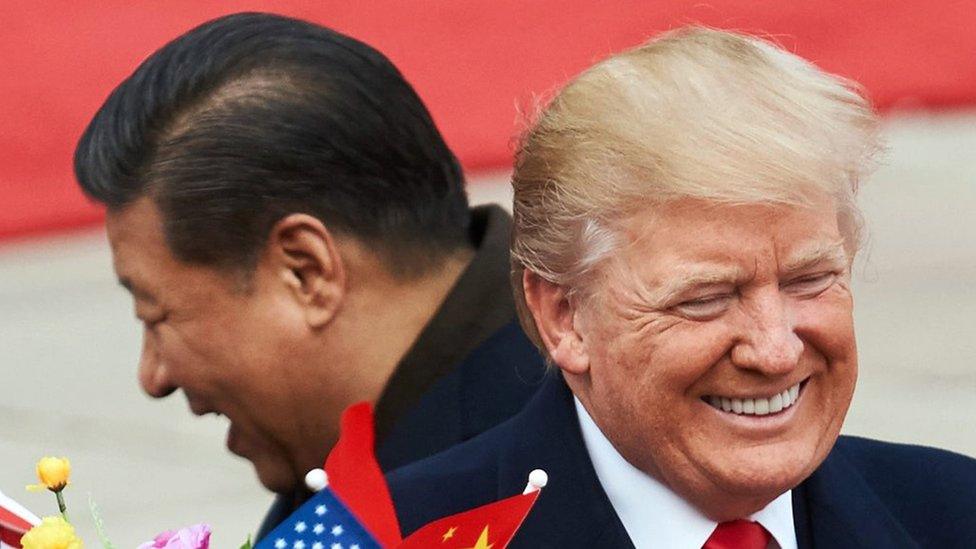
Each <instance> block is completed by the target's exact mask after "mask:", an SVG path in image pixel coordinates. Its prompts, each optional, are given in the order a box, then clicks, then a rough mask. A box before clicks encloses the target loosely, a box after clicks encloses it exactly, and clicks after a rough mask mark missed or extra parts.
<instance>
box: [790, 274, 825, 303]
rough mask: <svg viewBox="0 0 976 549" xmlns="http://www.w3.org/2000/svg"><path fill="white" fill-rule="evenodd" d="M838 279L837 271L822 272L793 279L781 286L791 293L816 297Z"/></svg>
mask: <svg viewBox="0 0 976 549" xmlns="http://www.w3.org/2000/svg"><path fill="white" fill-rule="evenodd" d="M836 280H837V273H835V272H829V273H820V274H816V275H811V276H804V277H800V278H797V279H794V280H791V281H789V282H787V283H786V284H783V285H782V286H781V287H782V289H783V290H784V291H785V292H787V293H789V294H791V295H796V296H801V297H814V296H817V295H819V294H821V293H823V292H824V291H825V290H826V289H827V288H829V287H831V286H832V285H833V284H834V282H835V281H836Z"/></svg>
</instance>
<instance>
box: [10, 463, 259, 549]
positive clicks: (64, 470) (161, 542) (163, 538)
mask: <svg viewBox="0 0 976 549" xmlns="http://www.w3.org/2000/svg"><path fill="white" fill-rule="evenodd" d="M36 469H37V480H38V484H32V485H30V486H28V487H27V489H28V490H31V491H43V490H48V491H50V492H53V493H54V496H55V499H56V500H57V504H58V511H59V514H58V515H52V516H47V517H44V518H42V519H41V520H40V521H39V522H38V523H37V524H35V525H34V526H33V527H32V528H30V529H29V530H27V532H26V533H25V534H24V535H23V536H22V537H21V538H20V540H19V545H16V543H17V541H16V540H15V541H14V543H15V545H13V546H14V547H22V548H23V549H83V547H84V544H83V543H82V540H81V539H80V538H79V537H78V536H77V534H76V533H75V528H74V526H73V525H72V524H71V521H70V520H69V519H68V506H67V504H66V503H65V499H64V491H65V488H67V487H68V485H69V484H70V477H71V462H70V461H68V459H67V458H56V457H44V458H41V460H40V461H38V462H37V467H36ZM90 504H91V512H92V513H91V514H92V519H93V520H94V523H95V531H96V532H97V534H98V537H99V540H100V541H101V544H102V547H103V549H115V546H114V545H113V544H112V542H111V541H109V539H108V536H106V535H105V528H104V525H103V523H102V519H101V516H99V513H98V509H97V507H96V506H95V505H94V503H93V502H90ZM35 520H36V517H35ZM210 533H211V532H210V527H209V526H208V525H206V524H195V525H193V526H188V527H186V528H181V529H178V530H167V531H165V532H162V533H160V534H159V535H157V536H156V537H155V538H153V539H152V540H151V541H147V542H145V543H143V544H142V545H140V546H139V548H138V549H209V547H210ZM250 547H251V541H250V538H248V540H247V541H246V542H245V543H244V545H242V546H241V549H250Z"/></svg>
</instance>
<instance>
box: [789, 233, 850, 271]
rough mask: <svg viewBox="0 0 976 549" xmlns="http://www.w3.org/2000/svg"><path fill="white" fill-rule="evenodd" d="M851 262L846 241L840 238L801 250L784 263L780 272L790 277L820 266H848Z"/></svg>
mask: <svg viewBox="0 0 976 549" xmlns="http://www.w3.org/2000/svg"><path fill="white" fill-rule="evenodd" d="M849 262H850V258H849V257H848V255H847V249H846V248H845V247H844V239H843V238H840V239H838V240H835V241H833V242H821V243H817V244H815V245H812V246H809V247H806V248H802V249H800V251H799V252H797V253H795V254H793V255H792V256H790V257H788V258H787V259H786V261H784V262H783V266H782V268H781V269H780V272H781V274H783V275H790V274H793V273H797V272H800V271H805V270H807V269H812V268H814V267H817V266H820V265H847V264H848V263H849Z"/></svg>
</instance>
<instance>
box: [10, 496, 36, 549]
mask: <svg viewBox="0 0 976 549" xmlns="http://www.w3.org/2000/svg"><path fill="white" fill-rule="evenodd" d="M39 522H41V520H40V519H39V518H37V516H35V515H34V513H31V512H30V511H28V510H27V509H26V508H24V506H23V505H21V504H19V503H17V502H16V501H14V500H12V499H10V498H9V497H7V496H6V495H4V493H3V492H0V549H15V548H20V546H21V545H20V537H21V536H23V535H24V534H25V533H26V532H27V531H28V530H30V529H31V528H32V527H33V526H34V525H35V524H37V523H39Z"/></svg>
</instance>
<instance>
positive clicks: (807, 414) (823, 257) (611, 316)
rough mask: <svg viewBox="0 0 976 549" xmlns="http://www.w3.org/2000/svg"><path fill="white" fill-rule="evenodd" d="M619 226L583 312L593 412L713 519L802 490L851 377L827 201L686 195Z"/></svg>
mask: <svg viewBox="0 0 976 549" xmlns="http://www.w3.org/2000/svg"><path fill="white" fill-rule="evenodd" d="M623 232H624V235H625V237H624V238H625V240H626V241H627V244H625V245H624V247H623V248H622V249H621V251H620V252H619V253H618V254H616V256H615V257H614V258H613V259H611V260H609V263H608V264H607V265H606V269H605V270H604V271H603V274H602V278H600V279H599V280H598V281H597V282H595V284H596V285H597V287H598V289H597V290H596V291H597V293H596V294H595V296H594V298H593V299H591V300H589V301H587V302H585V304H583V305H581V309H580V310H579V312H578V318H579V328H578V330H577V331H578V332H579V333H580V335H581V337H582V339H583V343H584V346H585V349H586V352H587V354H588V359H589V368H588V371H587V373H586V375H585V376H582V379H577V380H573V381H571V384H573V385H574V390H576V392H577V394H579V395H580V396H581V399H582V400H583V402H584V404H585V405H586V407H587V409H588V410H589V411H590V414H591V415H592V416H593V417H594V419H595V420H596V421H597V423H598V424H599V425H600V427H601V428H602V429H603V430H604V432H605V433H606V434H607V435H608V438H609V439H610V440H611V441H613V443H614V445H615V446H616V447H617V449H618V451H620V452H621V454H622V455H623V456H624V457H625V458H627V459H628V460H629V461H630V462H631V463H633V464H634V465H636V466H637V467H638V468H640V469H642V470H644V471H646V472H648V473H650V474H652V475H654V476H655V477H657V478H659V479H660V480H662V481H664V482H665V483H667V484H668V485H670V486H671V487H672V489H674V490H675V491H676V492H678V493H679V494H681V495H682V496H684V497H685V499H687V500H689V501H691V502H693V503H695V504H697V505H698V506H699V507H700V508H702V509H703V510H705V511H706V513H708V514H710V515H713V518H718V519H720V520H721V519H728V518H733V517H729V516H720V515H724V514H733V515H734V514H736V513H740V512H742V511H743V509H744V508H743V507H741V505H740V506H739V507H735V506H731V507H730V506H725V503H726V502H738V503H740V504H741V503H742V502H746V503H745V506H746V508H748V507H749V506H750V505H752V506H761V505H764V504H765V503H766V502H768V500H769V499H770V498H771V497H775V496H776V495H778V494H780V493H782V492H784V491H785V490H787V489H790V488H792V487H794V486H796V485H797V484H798V483H799V482H801V481H802V480H803V479H804V478H806V477H807V476H808V475H809V474H810V473H811V472H812V471H813V470H814V469H815V468H816V467H817V466H818V465H819V464H820V462H821V461H822V460H823V459H824V458H825V457H826V455H827V453H828V452H829V451H830V449H831V447H832V446H833V444H834V442H835V440H836V438H837V436H838V434H839V431H840V428H841V424H842V422H843V419H844V416H845V414H846V412H847V408H848V405H849V403H850V400H851V397H852V394H853V390H854V383H855V380H856V377H857V356H856V349H855V341H854V326H853V322H852V308H853V301H852V295H851V290H850V257H849V254H848V253H847V252H846V251H845V246H844V239H843V238H842V235H841V233H840V231H839V229H838V223H837V215H836V213H835V209H834V207H833V205H832V203H829V202H828V201H827V200H824V201H823V203H822V204H820V205H818V206H817V207H814V208H809V209H800V208H783V207H780V208H776V207H771V206H761V205H744V206H716V205H714V204H708V203H705V202H701V201H697V200H683V201H678V202H674V203H671V204H670V205H665V206H662V207H660V208H658V209H655V210H654V211H653V213H650V214H648V215H646V216H638V217H634V218H632V219H630V220H629V221H628V222H627V223H626V224H625V230H624V231H623ZM570 377H571V378H572V377H573V376H570ZM746 510H748V509H746ZM754 510H756V509H753V511H754Z"/></svg>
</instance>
